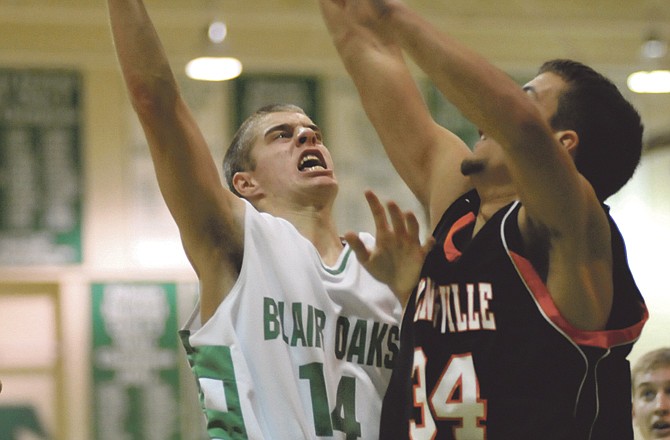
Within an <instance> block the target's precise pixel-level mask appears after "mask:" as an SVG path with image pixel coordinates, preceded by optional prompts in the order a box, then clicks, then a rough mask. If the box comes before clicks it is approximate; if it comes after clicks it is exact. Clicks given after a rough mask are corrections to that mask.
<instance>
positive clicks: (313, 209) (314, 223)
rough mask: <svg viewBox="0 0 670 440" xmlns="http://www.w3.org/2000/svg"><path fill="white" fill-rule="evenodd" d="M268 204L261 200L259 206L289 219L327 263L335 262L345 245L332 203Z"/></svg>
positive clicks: (263, 209)
mask: <svg viewBox="0 0 670 440" xmlns="http://www.w3.org/2000/svg"><path fill="white" fill-rule="evenodd" d="M264 205H265V206H264ZM267 205H268V204H266V203H262V202H261V203H259V204H258V205H257V207H258V209H259V210H260V211H263V212H267V213H268V214H272V215H274V216H276V217H280V218H283V219H285V220H287V221H289V222H290V223H291V224H292V225H293V226H295V228H296V229H297V230H298V232H300V234H301V235H302V236H304V237H305V238H307V239H308V240H309V241H310V242H312V244H313V245H314V247H316V250H317V251H318V252H319V255H320V256H321V260H323V262H324V263H325V264H327V265H332V264H335V262H336V261H337V259H338V258H339V256H340V253H341V252H342V248H343V245H342V241H341V239H340V235H339V233H338V231H337V227H336V226H335V221H334V219H333V215H332V214H333V213H332V208H333V206H332V203H329V204H326V205H317V206H313V205H312V206H300V205H291V204H279V203H273V204H272V206H267Z"/></svg>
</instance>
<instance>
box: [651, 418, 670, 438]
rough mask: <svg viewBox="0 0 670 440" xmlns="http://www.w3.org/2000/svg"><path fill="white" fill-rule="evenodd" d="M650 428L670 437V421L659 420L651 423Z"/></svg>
mask: <svg viewBox="0 0 670 440" xmlns="http://www.w3.org/2000/svg"><path fill="white" fill-rule="evenodd" d="M651 430H652V431H653V432H655V433H656V434H657V435H661V434H662V436H664V437H665V436H667V437H670V422H666V421H659V422H655V423H654V424H652V425H651Z"/></svg>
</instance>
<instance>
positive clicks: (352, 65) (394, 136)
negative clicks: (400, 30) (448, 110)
mask: <svg viewBox="0 0 670 440" xmlns="http://www.w3.org/2000/svg"><path fill="white" fill-rule="evenodd" d="M332 35H333V41H334V43H335V46H336V48H337V50H338V53H339V55H340V58H341V59H342V62H343V64H344V66H345V68H346V69H347V72H348V73H349V75H350V77H351V79H352V80H353V82H354V85H355V86H356V88H357V90H358V93H359V95H360V98H361V103H362V105H363V108H364V109H365V112H366V114H367V116H368V118H369V120H370V122H371V123H372V125H373V126H374V128H375V130H376V132H377V133H378V135H379V138H380V140H381V141H382V144H383V146H384V149H385V150H386V152H387V154H388V156H389V159H390V160H391V162H392V164H393V165H394V167H395V168H396V170H397V171H398V173H399V174H400V176H401V177H402V178H403V180H404V181H405V182H406V184H407V185H408V186H409V187H410V189H411V190H412V191H413V192H414V194H415V195H416V196H417V197H418V198H419V200H420V201H421V202H422V204H424V205H427V204H428V193H427V192H426V191H427V189H428V185H427V184H426V180H427V178H428V177H429V176H430V168H429V165H430V163H431V161H430V154H431V152H432V151H433V150H432V147H433V146H434V145H435V143H436V141H437V140H436V137H437V132H438V129H437V126H436V124H435V123H434V121H433V119H432V117H431V116H430V113H429V111H428V108H427V107H426V104H425V102H424V100H423V97H422V95H421V93H420V91H419V89H418V87H417V85H416V82H415V81H414V78H413V77H412V75H411V73H410V71H409V69H408V67H407V65H406V63H405V61H404V59H403V56H402V51H401V49H400V47H399V46H397V45H396V44H394V43H391V42H389V41H384V40H383V39H382V38H380V36H379V35H376V34H374V33H372V32H370V30H369V29H367V28H364V27H360V26H351V25H348V29H346V30H342V29H340V30H339V32H335V33H333V34H332Z"/></svg>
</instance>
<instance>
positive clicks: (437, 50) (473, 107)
mask: <svg viewBox="0 0 670 440" xmlns="http://www.w3.org/2000/svg"><path fill="white" fill-rule="evenodd" d="M351 1H352V2H354V3H357V4H359V5H360V4H361V3H360V2H359V0H351ZM364 3H365V5H366V6H367V7H368V8H370V9H373V10H374V11H375V13H376V14H377V15H376V21H377V24H376V25H377V26H380V27H381V28H383V29H385V31H386V32H388V33H390V34H392V36H393V38H394V39H395V41H397V42H398V44H399V45H401V46H402V48H403V49H404V50H406V51H407V52H408V53H409V55H410V56H411V57H412V59H414V60H415V61H416V63H417V64H418V65H419V67H421V69H422V70H423V71H424V72H425V73H426V74H427V75H428V76H429V77H430V78H431V79H432V80H433V81H434V83H435V84H436V85H437V87H438V88H439V89H440V91H441V92H442V93H443V94H444V95H445V97H446V98H447V99H448V100H449V101H451V102H452V103H453V104H454V105H455V106H456V107H457V108H458V109H459V110H460V111H461V112H462V113H463V114H464V116H465V117H467V118H468V119H469V120H470V121H472V122H473V123H474V124H476V125H477V126H478V127H480V129H481V130H482V131H483V132H484V133H485V134H486V135H487V136H490V137H491V138H493V139H494V140H496V141H497V142H498V143H499V144H500V145H501V147H502V148H503V150H504V151H505V154H506V157H507V164H508V167H509V169H510V174H511V177H512V180H513V182H514V184H515V187H516V189H517V192H518V195H519V197H520V199H521V201H522V202H523V208H522V212H521V214H520V227H521V228H522V233H525V238H526V239H528V240H530V241H532V240H538V237H540V238H539V241H546V244H544V246H545V248H546V249H548V258H549V270H548V276H547V278H548V279H547V285H548V286H549V288H550V292H551V294H552V297H553V299H554V301H555V302H556V304H557V305H558V307H559V310H561V312H562V313H563V314H564V316H565V317H566V318H567V319H568V320H569V321H570V322H572V323H573V324H574V325H575V326H577V327H579V328H582V329H600V328H603V327H604V325H605V323H606V321H607V317H608V315H609V310H610V307H611V301H612V277H611V248H610V240H609V239H610V235H609V226H608V222H607V218H606V215H605V214H604V212H603V210H602V208H601V206H600V202H599V201H598V199H597V197H596V195H595V192H594V190H593V188H592V187H591V185H590V184H589V183H588V181H586V179H585V178H584V177H583V176H581V175H580V174H579V172H578V171H577V168H576V167H575V164H574V162H573V160H572V158H571V157H570V154H569V150H570V149H571V148H573V147H575V146H576V145H577V144H578V142H579V139H578V136H577V135H576V133H575V132H574V131H571V130H564V131H562V132H556V133H554V132H552V130H551V128H550V127H549V123H548V117H547V116H548V115H547V113H546V112H547V111H549V110H548V109H547V108H546V107H544V108H543V106H542V105H540V103H539V101H541V99H544V98H542V97H539V96H534V95H533V91H530V93H526V92H524V91H523V90H522V89H521V87H519V86H518V85H517V84H516V83H514V81H512V80H511V79H510V78H509V77H508V76H507V75H506V74H505V73H504V72H502V71H500V70H499V69H497V68H496V67H494V66H493V65H491V64H490V63H489V62H488V61H486V60H485V59H484V58H483V57H482V56H480V55H479V54H477V53H475V52H474V51H472V50H470V49H469V48H467V47H466V46H464V45H463V44H461V43H459V42H458V41H456V40H455V39H453V38H451V37H450V36H449V35H446V34H444V33H441V32H439V31H438V30H437V29H436V28H435V27H434V26H433V25H432V24H431V23H430V22H428V21H427V20H425V19H423V18H422V17H420V16H419V15H418V14H416V13H415V12H413V11H412V10H410V9H409V8H408V7H406V6H405V5H404V4H402V3H401V2H399V1H397V0H366V1H365V2H364Z"/></svg>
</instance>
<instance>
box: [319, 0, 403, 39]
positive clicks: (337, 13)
mask: <svg viewBox="0 0 670 440" xmlns="http://www.w3.org/2000/svg"><path fill="white" fill-rule="evenodd" d="M397 2H398V0H319V6H320V8H321V14H322V16H323V18H324V21H325V22H326V25H327V26H328V29H329V31H330V33H331V34H332V35H334V36H337V35H338V33H339V32H341V31H343V30H344V29H349V30H350V29H351V26H355V25H362V26H363V27H366V28H369V29H373V30H375V33H377V34H378V35H379V36H381V35H382V34H384V31H383V30H381V29H380V26H379V25H380V19H381V18H382V17H383V16H384V15H386V13H387V12H388V11H389V9H390V7H391V6H392V4H394V3H397Z"/></svg>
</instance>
